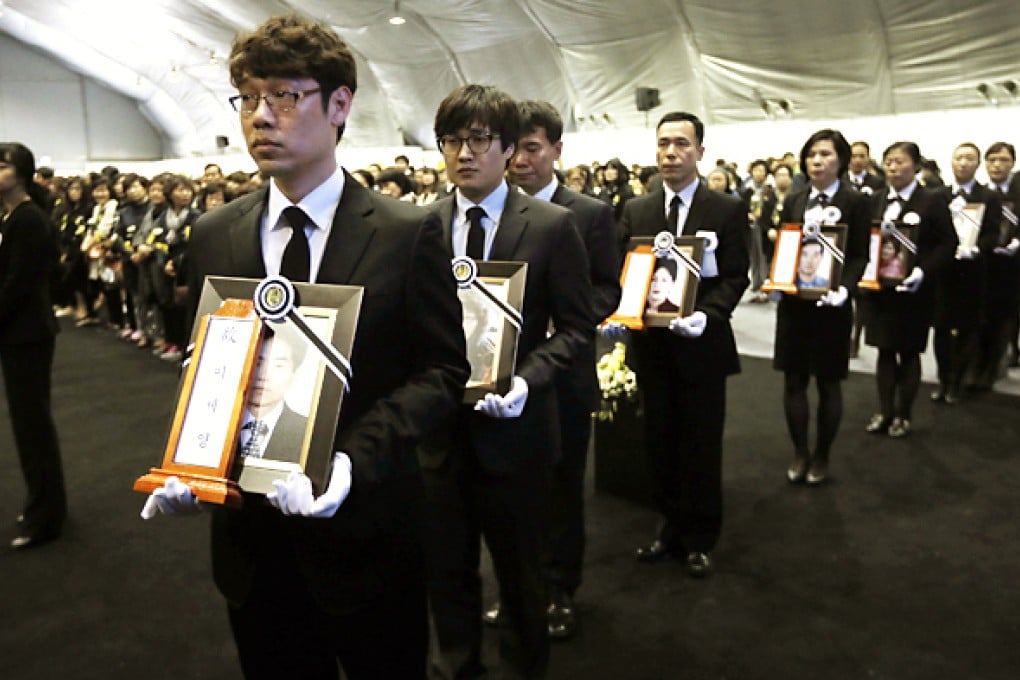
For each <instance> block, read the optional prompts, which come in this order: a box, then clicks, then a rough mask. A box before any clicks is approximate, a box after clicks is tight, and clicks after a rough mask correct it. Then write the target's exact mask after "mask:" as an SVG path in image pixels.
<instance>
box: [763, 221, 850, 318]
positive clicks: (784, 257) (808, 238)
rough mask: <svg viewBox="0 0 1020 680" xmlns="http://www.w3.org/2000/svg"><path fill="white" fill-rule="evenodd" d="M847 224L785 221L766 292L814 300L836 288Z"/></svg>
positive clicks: (779, 232) (841, 269)
mask: <svg viewBox="0 0 1020 680" xmlns="http://www.w3.org/2000/svg"><path fill="white" fill-rule="evenodd" d="M847 228H848V227H847V225H846V224H843V223H836V224H825V225H820V226H819V225H808V226H807V227H805V226H804V225H803V224H800V223H794V222H790V223H786V224H784V225H783V227H782V228H781V229H779V230H778V232H777V234H776V243H775V249H774V251H773V254H772V264H771V267H770V269H769V278H768V280H767V281H766V282H765V283H764V284H762V287H761V289H762V291H764V292H766V293H771V292H776V291H778V292H781V293H786V294H789V295H797V296H798V297H802V298H805V299H808V300H817V299H818V298H820V297H822V295H824V294H825V293H826V292H828V291H830V290H836V289H838V288H839V286H840V283H841V282H842V278H843V266H844V260H845V254H844V253H845V252H846V241H847Z"/></svg>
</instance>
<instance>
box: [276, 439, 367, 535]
mask: <svg viewBox="0 0 1020 680" xmlns="http://www.w3.org/2000/svg"><path fill="white" fill-rule="evenodd" d="M351 481H352V477H351V458H350V456H348V455H347V454H346V453H341V452H340V451H337V452H336V455H334V456H333V472H332V473H331V474H330V476H329V485H328V486H327V487H326V491H325V492H324V493H323V494H322V495H321V496H319V497H318V498H315V497H313V495H312V480H310V479H308V475H306V474H304V473H303V472H291V473H290V474H289V475H287V479H274V480H273V486H274V487H275V489H276V490H275V491H270V492H269V493H267V494H266V500H267V501H269V504H270V505H272V506H273V507H274V508H276V509H277V510H279V511H280V512H282V513H283V514H285V515H301V516H303V517H318V518H320V519H322V518H329V517H332V516H333V515H335V514H336V511H337V510H338V509H339V508H340V506H341V505H342V504H343V502H344V501H345V500H347V495H348V494H349V493H350V492H351Z"/></svg>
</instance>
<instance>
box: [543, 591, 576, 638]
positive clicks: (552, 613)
mask: <svg viewBox="0 0 1020 680" xmlns="http://www.w3.org/2000/svg"><path fill="white" fill-rule="evenodd" d="M546 621H547V622H548V626H549V637H550V638H552V639H554V640H566V639H567V638H570V637H572V636H573V635H574V631H576V630H577V614H576V610H575V609H574V600H573V598H571V597H570V595H567V594H566V593H553V597H552V601H551V602H550V603H549V609H548V611H547V612H546Z"/></svg>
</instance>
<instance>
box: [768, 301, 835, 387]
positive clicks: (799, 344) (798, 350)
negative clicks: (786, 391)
mask: <svg viewBox="0 0 1020 680" xmlns="http://www.w3.org/2000/svg"><path fill="white" fill-rule="evenodd" d="M851 322H852V316H851V309H850V301H849V300H848V301H847V302H845V303H844V304H843V305H842V306H840V307H819V306H818V303H817V301H815V300H804V299H801V298H799V297H796V296H793V295H784V296H783V298H782V300H780V301H779V307H778V309H777V310H776V341H775V350H774V354H773V359H772V366H773V368H775V369H776V370H779V371H784V372H790V373H800V374H808V375H814V376H817V377H819V378H822V379H824V380H836V379H839V380H842V379H844V378H846V376H847V366H848V363H849V352H850V326H851Z"/></svg>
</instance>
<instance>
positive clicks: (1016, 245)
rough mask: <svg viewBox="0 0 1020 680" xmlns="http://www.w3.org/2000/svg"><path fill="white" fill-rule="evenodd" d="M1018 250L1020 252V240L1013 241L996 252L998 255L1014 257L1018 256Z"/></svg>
mask: <svg viewBox="0 0 1020 680" xmlns="http://www.w3.org/2000/svg"><path fill="white" fill-rule="evenodd" d="M1018 250H1020V239H1013V240H1012V241H1010V242H1009V243H1008V244H1006V245H1004V246H999V247H998V248H996V249H995V251H994V252H995V253H996V254H997V255H1009V256H1010V257H1012V256H1013V255H1016V251H1018Z"/></svg>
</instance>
